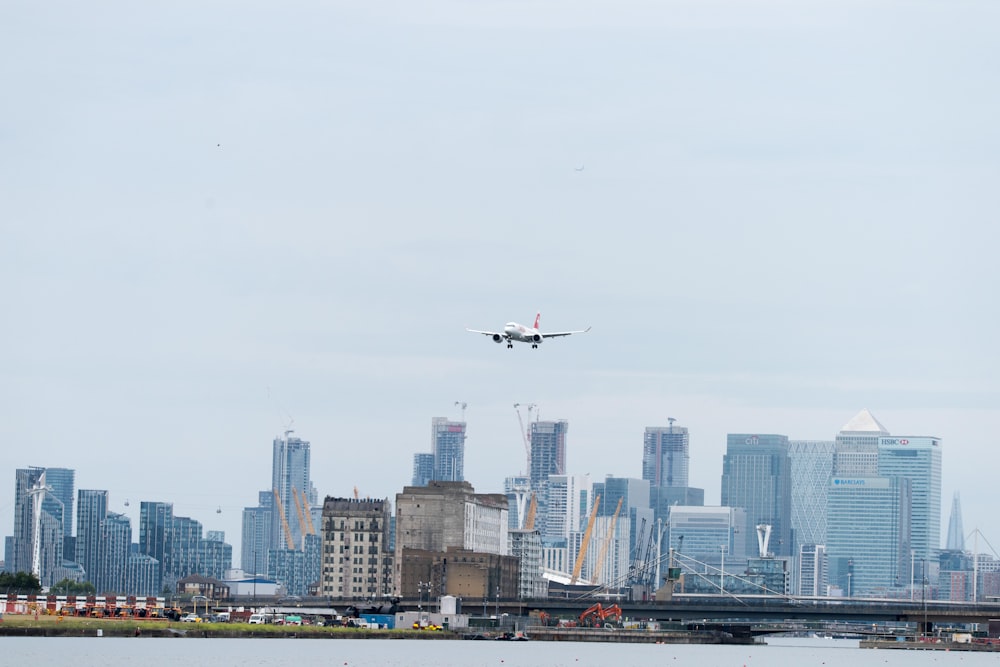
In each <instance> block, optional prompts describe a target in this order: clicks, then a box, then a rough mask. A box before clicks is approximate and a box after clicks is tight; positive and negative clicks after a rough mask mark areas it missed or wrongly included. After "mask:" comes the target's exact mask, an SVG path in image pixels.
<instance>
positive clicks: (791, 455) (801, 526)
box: [788, 440, 835, 553]
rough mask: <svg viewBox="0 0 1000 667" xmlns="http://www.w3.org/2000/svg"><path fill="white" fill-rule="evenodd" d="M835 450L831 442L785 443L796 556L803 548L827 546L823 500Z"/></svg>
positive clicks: (793, 441)
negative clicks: (789, 468)
mask: <svg viewBox="0 0 1000 667" xmlns="http://www.w3.org/2000/svg"><path fill="white" fill-rule="evenodd" d="M834 448H835V444H834V443H833V442H832V441H823V440H791V441H789V443H788V460H789V463H790V464H791V479H792V530H793V531H794V533H795V543H796V547H795V552H796V553H799V551H800V550H799V547H801V546H802V545H804V544H812V545H817V544H826V497H827V492H828V491H829V489H830V477H831V476H832V475H833V453H834ZM814 552H815V550H813V551H811V552H810V553H814Z"/></svg>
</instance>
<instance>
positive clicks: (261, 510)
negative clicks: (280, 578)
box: [240, 492, 272, 574]
mask: <svg viewBox="0 0 1000 667" xmlns="http://www.w3.org/2000/svg"><path fill="white" fill-rule="evenodd" d="M265 495H270V494H265V493H263V492H261V496H265ZM271 517H272V512H271V508H270V507H269V506H268V507H264V506H258V507H246V508H244V509H243V541H242V543H241V548H240V567H241V568H242V569H243V571H244V572H250V573H252V574H262V573H265V572H267V553H268V551H269V550H270V540H271Z"/></svg>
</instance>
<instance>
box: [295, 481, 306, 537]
mask: <svg viewBox="0 0 1000 667" xmlns="http://www.w3.org/2000/svg"><path fill="white" fill-rule="evenodd" d="M292 500H294V501H295V513H296V514H298V515H299V530H300V531H302V534H303V535H308V534H309V531H308V530H307V529H306V518H305V517H304V516H303V515H302V503H301V502H300V501H299V490H298V489H296V488H295V487H294V486H293V487H292Z"/></svg>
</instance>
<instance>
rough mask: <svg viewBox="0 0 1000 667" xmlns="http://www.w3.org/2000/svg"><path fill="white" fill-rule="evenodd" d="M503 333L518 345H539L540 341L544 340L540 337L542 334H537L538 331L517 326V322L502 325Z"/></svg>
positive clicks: (520, 325)
mask: <svg viewBox="0 0 1000 667" xmlns="http://www.w3.org/2000/svg"><path fill="white" fill-rule="evenodd" d="M503 332H504V333H505V334H506V335H507V336H508V337H509V338H510V339H511V340H516V341H518V342H520V343H533V344H535V345H541V344H542V341H544V340H545V339H544V338H543V337H542V334H540V333H539V332H538V329H535V328H533V327H526V326H524V325H523V324H518V323H517V322H508V323H507V324H505V325H503Z"/></svg>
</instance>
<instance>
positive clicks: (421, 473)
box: [410, 452, 434, 486]
mask: <svg viewBox="0 0 1000 667" xmlns="http://www.w3.org/2000/svg"><path fill="white" fill-rule="evenodd" d="M432 479H434V454H432V453H429V452H417V453H416V454H414V455H413V479H412V481H411V482H410V485H411V486H427V484H428V482H430V481H431V480H432Z"/></svg>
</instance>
